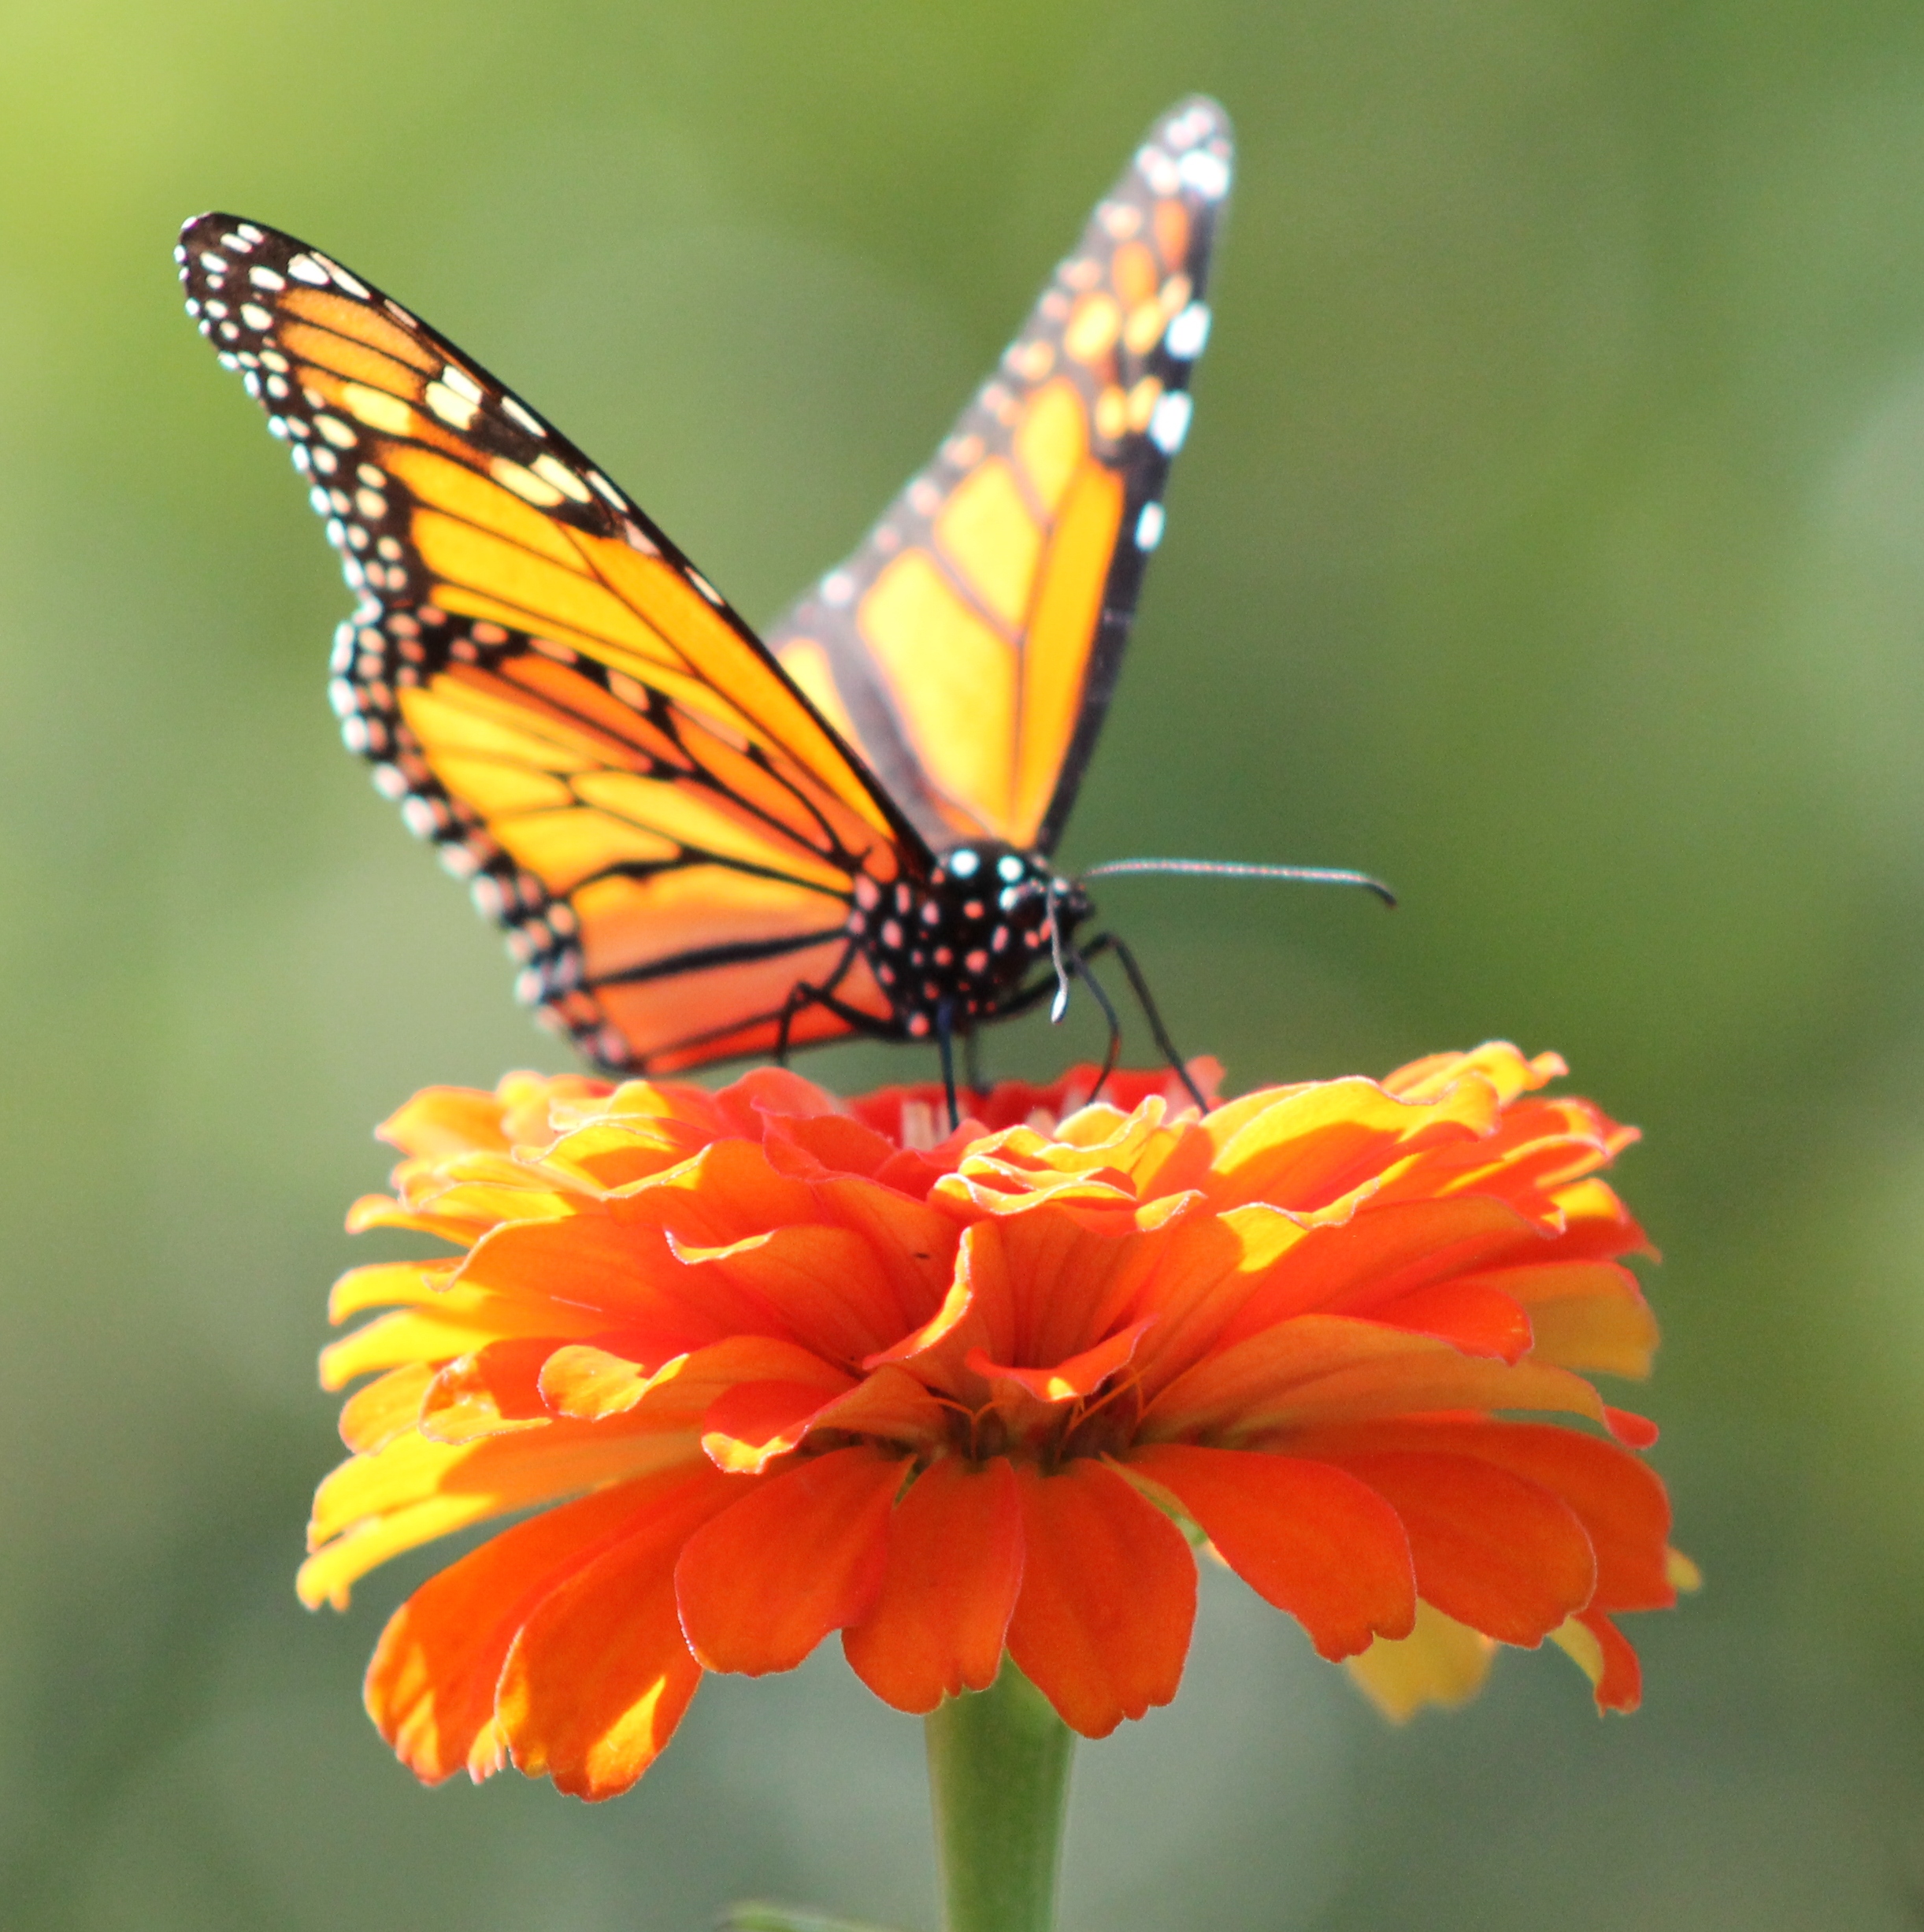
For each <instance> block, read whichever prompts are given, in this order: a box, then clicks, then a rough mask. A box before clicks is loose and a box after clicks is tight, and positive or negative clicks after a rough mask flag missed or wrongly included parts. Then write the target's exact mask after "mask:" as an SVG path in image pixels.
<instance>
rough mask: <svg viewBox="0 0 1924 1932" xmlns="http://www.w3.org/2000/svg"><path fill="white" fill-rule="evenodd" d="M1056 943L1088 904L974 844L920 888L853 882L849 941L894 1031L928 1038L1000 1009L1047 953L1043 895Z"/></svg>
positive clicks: (1021, 860)
mask: <svg viewBox="0 0 1924 1932" xmlns="http://www.w3.org/2000/svg"><path fill="white" fill-rule="evenodd" d="M1052 892H1053V893H1054V894H1055V905H1056V913H1057V917H1058V920H1059V921H1060V923H1061V927H1062V936H1063V937H1064V939H1065V940H1066V938H1067V936H1068V933H1069V931H1070V929H1071V928H1072V927H1073V925H1074V924H1075V922H1077V920H1078V919H1079V918H1083V917H1084V916H1085V915H1086V914H1087V911H1088V907H1087V904H1086V903H1085V902H1084V899H1083V898H1082V896H1081V894H1080V893H1078V892H1075V891H1074V890H1073V888H1070V889H1069V890H1067V891H1066V892H1065V891H1064V890H1063V888H1062V887H1061V886H1060V885H1059V884H1058V883H1057V882H1056V881H1055V878H1054V876H1053V874H1052V873H1051V871H1050V870H1049V868H1048V866H1047V863H1046V862H1044V861H1043V860H1042V859H1040V858H1037V857H1035V856H1033V855H1029V854H1027V853H1023V852H1018V851H1016V850H1015V848H1014V847H1013V846H1008V845H1001V844H994V843H991V842H988V841H981V842H977V843H976V844H970V845H965V846H958V847H956V848H955V849H954V850H953V851H948V852H945V853H943V855H942V856H941V858H940V860H939V861H938V862H937V864H936V868H935V870H934V871H933V872H932V873H930V874H929V877H928V878H927V880H926V881H911V880H909V879H899V880H897V881H895V884H893V885H892V886H888V887H884V886H882V885H880V884H877V882H876V881H873V879H869V878H866V877H865V878H863V879H861V880H859V881H857V884H856V887H855V905H854V910H853V911H852V912H851V914H849V919H848V931H849V936H851V938H852V939H853V940H854V941H855V943H856V944H857V945H858V946H859V947H861V949H862V952H863V953H864V955H866V957H867V959H868V961H869V965H870V966H871V968H872V969H873V971H874V973H875V977H876V979H877V981H879V982H880V985H881V987H882V989H883V992H884V993H885V994H886V995H887V996H888V999H889V1000H890V1001H891V1002H892V1004H893V1005H894V1007H895V1015H896V1018H897V1021H898V1022H899V1025H900V1027H901V1029H902V1031H903V1033H906V1034H907V1035H908V1036H910V1038H912V1039H917V1040H923V1039H927V1038H929V1037H930V1036H932V1035H933V1034H935V1033H936V1032H938V1031H939V1030H940V1029H942V1028H943V1025H944V1024H945V1020H946V1025H947V1027H948V1028H949V1029H951V1030H959V1029H963V1028H965V1027H966V1025H967V1024H968V1023H969V1022H970V1021H971V1020H973V1019H977V1018H986V1017H988V1015H991V1014H995V1013H999V1012H1001V1011H1003V1010H1006V1008H1007V1007H1008V1006H1009V1004H1010V1001H1011V1000H1012V999H1014V997H1015V996H1017V994H1018V991H1019V989H1020V988H1021V983H1022V981H1023V980H1024V979H1025V977H1027V975H1028V973H1029V970H1030V968H1031V967H1032V966H1035V965H1036V963H1037V962H1039V961H1040V960H1041V959H1044V958H1045V957H1046V956H1047V954H1048V951H1049V912H1050V903H1051V893H1052Z"/></svg>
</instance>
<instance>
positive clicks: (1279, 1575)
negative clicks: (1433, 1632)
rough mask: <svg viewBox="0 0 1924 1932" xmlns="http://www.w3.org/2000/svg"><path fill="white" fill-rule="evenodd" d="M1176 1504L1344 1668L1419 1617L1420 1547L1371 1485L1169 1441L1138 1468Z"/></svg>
mask: <svg viewBox="0 0 1924 1932" xmlns="http://www.w3.org/2000/svg"><path fill="white" fill-rule="evenodd" d="M1126 1467H1128V1469H1129V1471H1130V1472H1131V1473H1132V1474H1139V1475H1144V1476H1147V1477H1148V1478H1150V1479H1151V1481H1154V1482H1156V1483H1158V1484H1159V1485H1162V1488H1164V1489H1167V1490H1168V1491H1169V1493H1170V1494H1171V1495H1172V1496H1174V1497H1175V1499H1176V1500H1177V1502H1178V1503H1180V1504H1181V1505H1182V1507H1183V1509H1184V1511H1186V1512H1187V1514H1188V1515H1190V1516H1191V1517H1192V1518H1193V1519H1194V1520H1195V1521H1196V1522H1197V1523H1198V1524H1199V1525H1200V1526H1201V1528H1202V1530H1203V1533H1204V1534H1205V1535H1206V1536H1207V1537H1208V1538H1209V1540H1210V1542H1211V1543H1212V1544H1214V1545H1215V1547H1216V1550H1217V1552H1218V1555H1220V1556H1221V1558H1222V1559H1223V1561H1224V1562H1225V1563H1227V1564H1228V1565H1229V1567H1230V1568H1231V1569H1232V1570H1234V1571H1235V1572H1236V1574H1237V1575H1238V1576H1240V1578H1242V1579H1243V1581H1244V1582H1246V1583H1247V1584H1248V1585H1249V1586H1250V1587H1251V1589H1254V1590H1255V1592H1256V1593H1258V1595H1259V1596H1264V1597H1266V1598H1267V1599H1268V1600H1269V1601H1270V1602H1271V1603H1273V1604H1275V1606H1276V1607H1277V1609H1279V1610H1286V1611H1288V1612H1289V1614H1290V1615H1292V1617H1294V1618H1296V1619H1297V1621H1298V1622H1300V1623H1301V1624H1302V1626H1303V1628H1304V1629H1305V1630H1307V1631H1308V1632H1309V1633H1310V1638H1311V1641H1314V1644H1315V1645H1316V1648H1317V1649H1318V1651H1319V1652H1321V1653H1322V1655H1323V1656H1325V1657H1328V1658H1330V1659H1336V1658H1340V1657H1348V1656H1355V1653H1356V1652H1359V1651H1360V1650H1365V1649H1367V1648H1369V1645H1370V1641H1371V1640H1372V1639H1373V1638H1374V1637H1378V1636H1382V1637H1407V1636H1408V1635H1409V1633H1410V1630H1411V1626H1412V1625H1413V1623H1414V1620H1415V1617H1416V1583H1415V1577H1414V1572H1413V1570H1411V1562H1410V1544H1409V1539H1408V1538H1407V1537H1406V1536H1405V1535H1404V1533H1403V1523H1402V1521H1401V1519H1399V1517H1398V1515H1397V1514H1396V1511H1395V1510H1394V1509H1392V1507H1390V1505H1389V1504H1388V1503H1386V1502H1385V1500H1383V1498H1382V1497H1381V1496H1378V1495H1377V1493H1376V1492H1375V1491H1374V1490H1373V1489H1370V1488H1369V1487H1368V1485H1366V1484H1364V1483H1362V1482H1360V1481H1358V1480H1357V1479H1356V1478H1355V1477H1354V1476H1351V1475H1348V1474H1345V1473H1344V1471H1343V1470H1340V1469H1333V1468H1331V1467H1329V1464H1327V1463H1311V1462H1304V1461H1301V1460H1299V1459H1297V1458H1296V1457H1293V1456H1283V1455H1255V1454H1251V1453H1249V1452H1245V1451H1242V1450H1237V1449H1200V1448H1191V1447H1189V1446H1188V1445H1187V1444H1178V1443H1160V1444H1154V1445H1152V1446H1151V1447H1150V1448H1145V1449H1140V1450H1138V1451H1137V1452H1136V1453H1135V1454H1134V1455H1131V1456H1130V1458H1129V1461H1128V1463H1127V1465H1126Z"/></svg>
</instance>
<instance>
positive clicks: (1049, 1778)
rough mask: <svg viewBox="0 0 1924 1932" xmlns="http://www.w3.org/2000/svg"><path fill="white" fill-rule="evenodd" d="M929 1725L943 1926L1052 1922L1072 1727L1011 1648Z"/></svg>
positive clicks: (1045, 1928)
mask: <svg viewBox="0 0 1924 1932" xmlns="http://www.w3.org/2000/svg"><path fill="white" fill-rule="evenodd" d="M925 1731H926V1734H927V1737H928V1743H929V1800H930V1802H931V1803H932V1804H933V1806H934V1808H935V1815H936V1866H937V1868H938V1871H939V1873H940V1880H941V1886H942V1924H943V1932H1052V1928H1053V1927H1054V1926H1055V1876H1056V1871H1057V1868H1058V1866H1059V1865H1060V1863H1061V1861H1062V1819H1063V1817H1064V1815H1065V1813H1066V1811H1067V1809H1068V1803H1069V1764H1070V1754H1071V1752H1072V1751H1073V1748H1074V1745H1075V1741H1076V1740H1075V1734H1074V1733H1073V1732H1072V1731H1071V1730H1070V1728H1069V1726H1067V1725H1066V1724H1065V1723H1064V1722H1062V1719H1060V1718H1059V1717H1058V1716H1057V1715H1055V1709H1054V1708H1053V1707H1052V1706H1051V1704H1050V1703H1049V1700H1047V1698H1046V1697H1044V1696H1043V1694H1042V1693H1041V1692H1040V1691H1039V1690H1038V1689H1036V1687H1035V1685H1033V1684H1032V1683H1030V1682H1029V1679H1028V1678H1025V1676H1024V1675H1023V1674H1022V1673H1021V1671H1018V1669H1017V1668H1016V1667H1015V1665H1014V1663H1013V1662H1012V1661H1011V1660H1010V1659H1008V1658H1006V1657H1005V1658H1004V1659H1003V1666H1002V1674H1001V1675H1000V1676H999V1677H998V1678H996V1680H995V1682H994V1683H993V1684H992V1685H990V1686H989V1688H988V1689H987V1690H983V1691H972V1692H970V1693H968V1694H966V1695H965V1696H963V1697H951V1698H950V1699H949V1700H948V1701H947V1703H946V1704H943V1705H942V1706H941V1707H940V1708H939V1709H937V1710H935V1711H931V1712H930V1713H929V1717H928V1719H927V1721H926V1724H925Z"/></svg>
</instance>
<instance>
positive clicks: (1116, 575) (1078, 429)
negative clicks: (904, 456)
mask: <svg viewBox="0 0 1924 1932" xmlns="http://www.w3.org/2000/svg"><path fill="white" fill-rule="evenodd" d="M1230 165H1231V148H1230V139H1229V122H1228V119H1227V117H1225V114H1224V113H1223V112H1222V110H1221V108H1220V107H1218V106H1216V104H1215V103H1214V102H1211V101H1207V100H1203V99H1200V98H1196V99H1192V100H1188V101H1184V102H1182V103H1181V104H1180V105H1179V106H1177V107H1175V108H1173V109H1171V110H1170V112H1169V113H1167V114H1166V115H1164V116H1163V117H1162V119H1161V120H1159V121H1158V122H1157V123H1156V124H1155V126H1154V127H1153V128H1151V130H1150V132H1149V134H1148V136H1147V139H1145V141H1144V144H1143V146H1141V148H1140V149H1139V150H1138V151H1137V153H1136V156H1135V158H1134V159H1133V161H1132V162H1131V164H1130V165H1129V167H1128V168H1127V169H1125V171H1124V172H1123V174H1122V176H1121V178H1120V179H1119V180H1118V181H1117V183H1116V184H1115V186H1114V188H1113V189H1111V191H1110V193H1109V195H1107V197H1106V198H1104V199H1103V201H1102V202H1100V203H1099V205H1098V206H1097V207H1096V209H1095V213H1094V214H1093V215H1092V217H1090V220H1089V223H1088V227H1087V228H1086V229H1085V230H1084V233H1083V236H1082V239H1081V243H1080V244H1079V246H1078V247H1077V249H1076V250H1075V252H1074V253H1073V254H1071V255H1070V256H1069V257H1068V258H1067V259H1066V260H1065V261H1063V262H1062V265H1060V266H1059V267H1058V269H1057V270H1056V272H1055V276H1054V277H1053V278H1052V279H1051V282H1050V284H1049V285H1048V287H1047V288H1046V289H1045V290H1044V292H1043V295H1042V297H1041V299H1040V301H1039V302H1037V304H1036V307H1035V309H1034V310H1033V312H1032V313H1031V315H1030V317H1029V321H1028V323H1027V324H1026V326H1025V328H1023V330H1022V332H1021V334H1020V335H1019V336H1017V338H1016V339H1015V341H1014V343H1012V344H1011V345H1010V347H1009V349H1008V350H1007V352H1006V354H1004V355H1003V358H1002V362H1001V364H1000V365H999V368H998V369H996V371H995V374H994V375H993V376H992V377H991V378H990V380H988V383H987V384H984V387H983V388H982V389H981V391H980V392H979V393H978V394H977V396H976V398H975V399H974V401H973V402H972V403H971V404H970V405H969V407H968V408H967V409H966V410H964V411H963V413H962V417H961V418H960V419H959V420H958V421H957V423H956V425H955V428H954V429H953V430H952V431H951V433H950V435H949V436H948V437H947V439H946V440H945V441H944V442H943V444H942V446H941V447H940V450H939V451H938V452H937V454H936V459H935V461H934V462H932V464H930V465H929V467H928V468H927V469H925V470H923V471H922V472H921V473H920V474H919V475H918V476H917V477H915V478H914V480H912V481H911V482H910V484H909V485H908V487H907V488H906V489H905V490H904V491H903V493H902V495H900V496H899V497H898V498H897V499H896V500H895V502H894V503H893V504H892V506H890V508H889V510H888V513H887V514H885V515H884V517H883V518H882V520H881V521H880V523H879V524H878V525H877V526H876V528H875V529H874V531H873V532H872V533H871V535H870V536H869V538H868V539H867V540H866V542H865V543H863V544H862V547H861V548H860V549H859V550H858V551H856V552H855V554H854V556H853V557H851V558H850V559H849V560H848V561H847V562H846V563H844V564H843V565H842V566H840V568H839V569H835V570H832V571H831V572H830V573H829V574H828V576H827V577H824V578H823V579H822V580H821V583H820V584H818V585H817V586H816V588H814V590H813V591H810V593H809V594H808V595H806V597H804V598H803V599H802V600H801V602H800V603H799V604H798V605H797V606H795V609H794V610H792V611H791V612H790V613H789V614H788V616H787V617H784V619H783V620H782V621H781V622H780V624H779V625H777V626H776V627H775V629H773V631H772V632H770V634H769V644H770V647H771V648H772V649H773V651H775V653H776V654H777V656H778V657H779V658H780V659H781V662H783V664H784V666H786V667H787V669H788V671H789V672H790V673H791V675H792V676H793V677H794V678H795V681H796V683H797V684H799V685H800V686H801V688H803V690H804V691H805V692H807V693H808V695H810V697H811V698H812V699H814V701H815V703H816V705H817V707H818V708H819V709H820V710H821V711H822V713H823V714H824V715H825V717H827V718H829V719H831V720H832V721H833V722H834V723H835V725H836V726H837V728H838V729H839V730H840V732H841V734H842V735H843V737H844V738H846V739H847V740H848V741H849V742H850V743H851V744H854V745H855V746H856V747H858V749H859V750H860V751H862V754H863V755H864V756H865V757H866V758H867V759H868V761H869V764H870V765H871V766H873V769H875V770H876V771H877V773H879V774H880V777H881V778H882V780H883V781H884V783H885V784H887V786H888V789H889V791H890V792H892V794H893V795H894V796H895V799H897V801H898V802H899V803H900V805H901V806H902V807H903V810H905V811H906V813H907V814H909V816H910V818H913V819H914V821H915V823H916V825H918V828H919V829H920V830H921V833H922V834H923V836H924V837H925V838H926V839H927V840H929V843H930V844H932V845H933V846H935V847H936V848H937V849H940V848H941V847H944V846H947V845H951V844H955V843H956V842H957V841H958V840H963V839H977V838H983V837H988V838H993V839H997V840H1004V841H1006V842H1007V843H1008V844H1011V845H1014V846H1015V847H1018V848H1020V849H1022V850H1025V851H1027V850H1030V849H1034V848H1039V849H1040V850H1041V851H1044V852H1047V851H1051V850H1053V848H1054V847H1055V844H1056V841H1057V840H1058V837H1059V836H1060V834H1061V832H1062V825H1063V821H1065V819H1066V818H1067V816H1068V814H1069V810H1070V806H1071V804H1072V803H1073V800H1074V796H1075V792H1076V788H1077V784H1079V782H1080V781H1081V776H1082V773H1083V769H1084V766H1086V765H1087V763H1088V757H1089V754H1090V752H1091V751H1092V749H1093V747H1094V744H1095V736H1096V734H1097V732H1098V731H1099V729H1100V728H1101V725H1102V721H1103V714H1104V713H1105V711H1106V710H1107V706H1108V703H1109V699H1110V692H1111V691H1112V689H1113V688H1114V682H1115V678H1116V673H1117V671H1118V668H1119V666H1120V663H1121V655H1122V649H1123V645H1124V643H1125V640H1126V638H1127V636H1128V631H1129V621H1130V618H1131V617H1132V616H1133V614H1134V611H1135V607H1136V595H1137V592H1138V590H1139V588H1140V584H1141V581H1142V575H1143V568H1144V562H1146V560H1147V556H1148V554H1149V553H1150V552H1151V551H1152V550H1154V549H1155V546H1156V543H1157V542H1158V540H1159V539H1160V537H1161V536H1162V520H1163V513H1162V491H1163V486H1164V484H1165V482H1166V479H1167V477H1168V474H1169V466H1170V458H1172V457H1173V455H1174V454H1175V453H1176V451H1177V450H1178V449H1180V448H1181V445H1182V442H1183V439H1184V435H1185V433H1186V432H1187V430H1188V423H1189V396H1188V383H1189V376H1190V371H1191V370H1192V368H1193V366H1194V365H1195V362H1196V357H1197V356H1198V355H1199V354H1200V353H1201V351H1202V348H1203V343H1204V342H1205V340H1206V339H1207V336H1208V332H1209V310H1208V309H1207V306H1206V304H1205V301H1204V295H1205V286H1206V282H1207V273H1208V267H1209V257H1210V244H1211V242H1212V239H1213V238H1214V232H1215V229H1216V226H1217V224H1218V221H1219V219H1220V216H1221V210H1222V207H1223V205H1224V202H1225V197H1226V195H1227V194H1228V192H1229V176H1230Z"/></svg>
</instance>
